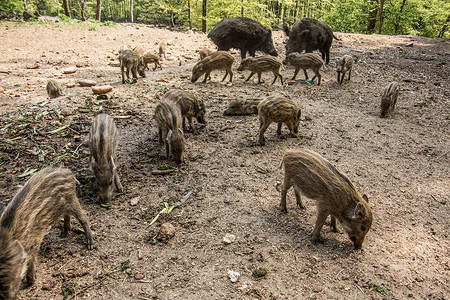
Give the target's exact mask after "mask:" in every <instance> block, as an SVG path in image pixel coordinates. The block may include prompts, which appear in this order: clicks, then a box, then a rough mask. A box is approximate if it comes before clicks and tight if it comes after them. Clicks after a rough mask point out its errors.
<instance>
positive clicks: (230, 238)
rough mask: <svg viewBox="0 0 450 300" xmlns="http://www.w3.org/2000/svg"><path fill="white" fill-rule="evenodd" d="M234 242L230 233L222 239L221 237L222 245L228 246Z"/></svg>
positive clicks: (234, 238)
mask: <svg viewBox="0 0 450 300" xmlns="http://www.w3.org/2000/svg"><path fill="white" fill-rule="evenodd" d="M235 240H236V236H235V235H234V234H231V233H227V234H226V235H225V236H224V237H223V243H224V244H225V245H229V244H231V243H232V242H234V241H235Z"/></svg>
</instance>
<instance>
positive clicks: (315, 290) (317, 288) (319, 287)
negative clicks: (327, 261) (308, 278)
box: [313, 285, 323, 293]
mask: <svg viewBox="0 0 450 300" xmlns="http://www.w3.org/2000/svg"><path fill="white" fill-rule="evenodd" d="M322 290H323V288H322V287H321V286H320V285H318V286H316V287H315V288H314V290H313V291H314V293H320V292H321V291H322Z"/></svg>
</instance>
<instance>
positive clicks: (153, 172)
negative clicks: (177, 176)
mask: <svg viewBox="0 0 450 300" xmlns="http://www.w3.org/2000/svg"><path fill="white" fill-rule="evenodd" d="M175 172H178V169H168V170H153V171H152V175H167V174H170V173H175Z"/></svg>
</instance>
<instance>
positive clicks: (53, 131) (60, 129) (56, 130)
mask: <svg viewBox="0 0 450 300" xmlns="http://www.w3.org/2000/svg"><path fill="white" fill-rule="evenodd" d="M69 126H70V124H67V125H64V126H63V127H60V128H58V129H55V130H52V131H49V132H47V134H54V133H58V132H60V131H63V130H64V129H66V128H67V127H69Z"/></svg>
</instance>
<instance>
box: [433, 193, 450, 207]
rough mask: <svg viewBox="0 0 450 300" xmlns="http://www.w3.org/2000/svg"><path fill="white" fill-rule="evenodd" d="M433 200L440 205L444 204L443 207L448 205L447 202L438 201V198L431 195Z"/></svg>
mask: <svg viewBox="0 0 450 300" xmlns="http://www.w3.org/2000/svg"><path fill="white" fill-rule="evenodd" d="M431 198H433V200H434V201H436V202H438V203H440V204H443V205H445V204H447V201H445V200H438V199H436V197H434V196H433V195H431Z"/></svg>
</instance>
